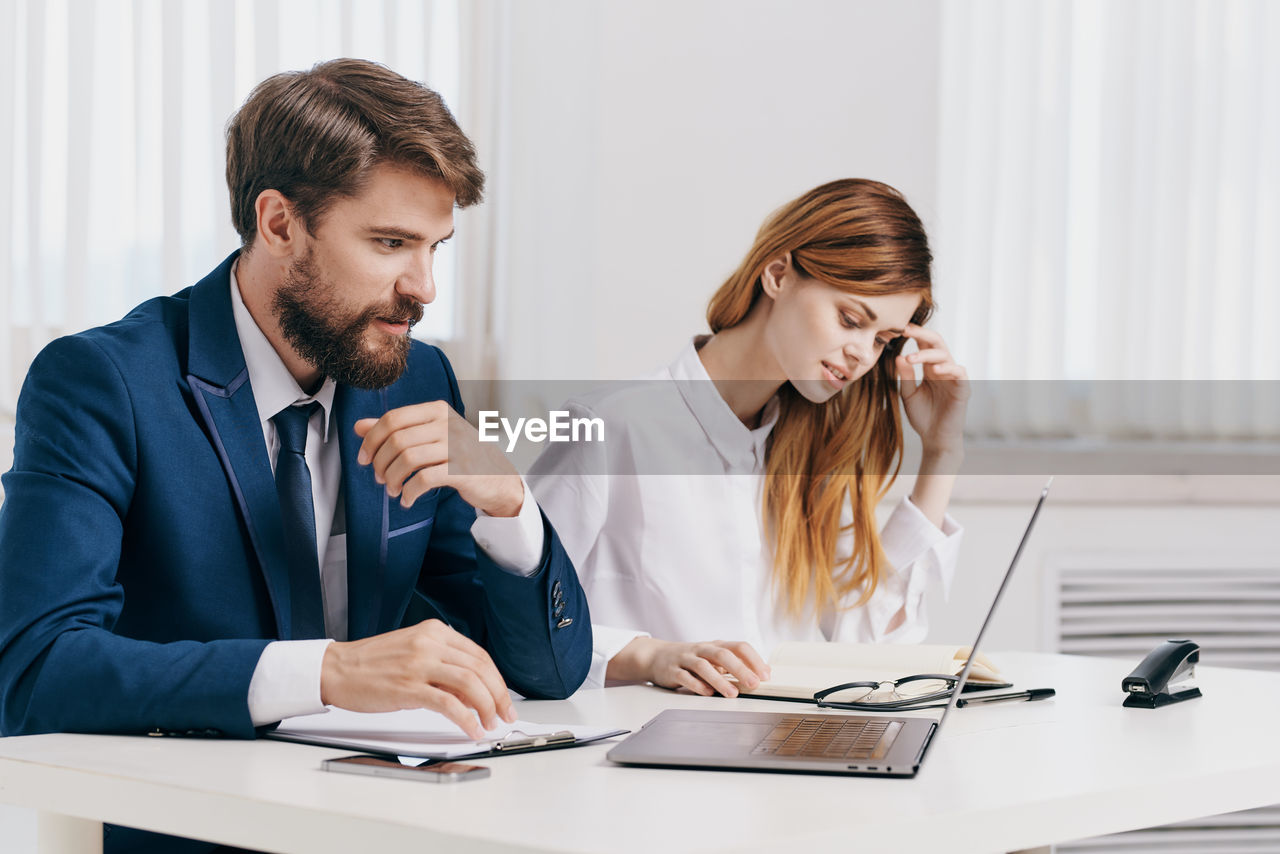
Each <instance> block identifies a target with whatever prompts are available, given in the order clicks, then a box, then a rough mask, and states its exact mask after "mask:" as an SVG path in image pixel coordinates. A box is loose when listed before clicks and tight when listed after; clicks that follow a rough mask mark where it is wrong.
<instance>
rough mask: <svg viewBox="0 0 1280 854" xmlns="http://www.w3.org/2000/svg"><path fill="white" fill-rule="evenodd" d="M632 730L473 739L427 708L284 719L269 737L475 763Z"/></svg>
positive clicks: (536, 731) (531, 730) (577, 729)
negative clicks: (474, 760) (483, 759)
mask: <svg viewBox="0 0 1280 854" xmlns="http://www.w3.org/2000/svg"><path fill="white" fill-rule="evenodd" d="M628 732H629V730H623V729H613V728H608V727H584V726H566V725H563V724H538V723H532V722H530V721H516V722H515V723H512V724H504V725H503V726H502V727H501V728H500V729H499V730H495V731H494V735H493V737H492V738H487V739H484V740H481V741H473V740H471V738H470V737H469V736H467V735H466V734H465V733H463V732H462V730H460V729H458V727H457V726H456V725H455V724H454V723H453V722H452V721H450V720H449V719H448V718H446V717H444V715H441V714H438V713H437V712H432V711H428V710H426V709H406V710H403V711H399V712H373V713H370V712H351V711H347V710H345V709H330V710H329V711H327V712H322V713H320V714H317V715H303V716H301V717H296V718H286V719H285V720H284V721H281V722H280V725H279V726H278V727H277V728H276V729H274V730H272V731H271V732H269V733H267V738H273V739H276V740H278V741H292V742H295V743H299V744H313V745H319V746H322V747H340V748H343V749H346V750H358V751H361V752H364V753H380V754H384V755H391V756H414V757H418V758H421V759H475V758H480V757H493V756H506V755H509V754H513V753H532V752H534V751H539V750H559V749H563V748H568V747H578V746H580V745H584V744H591V743H592V742H596V741H603V740H604V739H608V738H615V737H617V736H620V735H626V734H627V733H628Z"/></svg>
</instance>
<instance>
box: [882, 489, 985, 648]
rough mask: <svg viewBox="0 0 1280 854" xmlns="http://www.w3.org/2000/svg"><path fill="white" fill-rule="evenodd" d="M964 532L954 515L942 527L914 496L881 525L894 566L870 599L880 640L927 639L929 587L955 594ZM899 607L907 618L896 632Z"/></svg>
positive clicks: (890, 560) (887, 556)
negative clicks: (914, 501) (916, 503)
mask: <svg viewBox="0 0 1280 854" xmlns="http://www.w3.org/2000/svg"><path fill="white" fill-rule="evenodd" d="M963 535H964V529H963V528H961V527H960V525H959V524H958V523H957V522H956V520H955V519H953V518H951V516H949V515H948V516H945V517H944V518H943V520H942V528H941V529H939V528H938V526H936V525H934V524H933V522H931V521H929V518H928V517H927V516H925V515H924V514H923V513H921V512H920V508H918V507H916V505H915V504H913V503H912V501H911V499H910V498H909V497H908V498H903V499H902V503H901V504H899V505H898V506H897V508H895V509H894V511H893V514H892V515H891V516H890V517H889V521H888V522H886V523H885V526H884V527H883V528H882V529H881V530H880V544H881V547H882V548H883V549H884V552H885V557H886V558H888V562H889V571H888V573H886V575H885V577H884V578H882V579H881V582H880V585H879V586H878V587H877V588H876V593H875V595H874V596H873V597H872V598H871V601H870V602H868V603H867V609H868V617H869V618H870V621H869V625H870V629H871V633H872V636H873V637H874V638H875V640H876V642H877V643H919V642H920V641H922V640H924V639H925V636H926V635H927V633H928V629H929V627H928V618H927V617H926V615H925V613H924V606H925V591H926V589H927V588H928V587H929V585H930V584H934V583H936V584H937V585H938V586H939V587H940V588H941V590H942V595H943V598H944V599H948V598H950V596H951V582H952V580H953V579H954V578H955V573H956V564H957V563H958V562H959V556H960V541H961V540H962V538H963ZM899 612H903V616H904V617H905V619H903V621H902V623H901V625H898V626H895V627H894V629H893V630H892V631H890V630H889V628H888V627H889V624H890V623H892V622H893V620H894V619H895V618H896V617H897V615H898V613H899Z"/></svg>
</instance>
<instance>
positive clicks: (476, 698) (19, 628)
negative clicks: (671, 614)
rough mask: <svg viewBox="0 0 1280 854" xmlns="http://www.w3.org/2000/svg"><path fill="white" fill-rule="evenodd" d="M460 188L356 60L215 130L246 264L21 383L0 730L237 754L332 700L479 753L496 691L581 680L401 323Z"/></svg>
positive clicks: (421, 116) (48, 356) (505, 498)
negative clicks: (428, 727)
mask: <svg viewBox="0 0 1280 854" xmlns="http://www.w3.org/2000/svg"><path fill="white" fill-rule="evenodd" d="M483 180H484V179H483V174H482V173H481V172H480V171H479V169H478V168H477V167H476V164H475V158H474V151H473V148H472V146H471V144H470V142H469V141H468V140H467V138H466V137H465V135H463V133H462V131H461V130H459V128H458V127H457V125H456V123H455V122H454V120H453V117H452V116H451V115H450V114H449V111H448V109H447V108H446V107H445V106H444V104H443V102H442V101H441V100H440V98H439V96H438V95H436V94H435V93H434V92H432V91H431V90H429V89H426V88H425V87H423V86H421V85H419V84H416V83H412V82H410V81H408V80H405V79H404V78H402V77H400V76H399V75H396V74H394V73H393V72H391V71H389V70H387V69H386V68H383V67H382V66H378V65H375V64H372V63H366V62H361V61H357V60H335V61H333V62H329V63H323V64H321V65H318V66H316V67H315V68H313V69H311V70H310V71H307V72H299V73H290V74H281V75H277V76H275V77H272V78H270V79H268V80H267V81H265V82H264V83H262V84H261V85H260V86H259V87H258V88H257V89H255V90H254V92H253V93H252V94H251V95H250V97H249V99H248V100H247V101H246V102H245V105H244V106H243V107H242V108H241V110H240V111H239V112H238V113H237V115H236V116H235V117H234V118H233V120H232V122H231V124H230V125H229V127H228V131H227V182H228V185H229V188H230V192H231V202H232V218H233V221H234V223H235V225H236V228H237V230H238V231H239V233H240V235H241V238H242V248H241V249H240V250H239V251H238V252H237V253H235V254H233V255H232V256H231V257H229V258H228V259H226V260H225V261H224V262H223V263H222V264H221V265H220V266H219V267H218V268H217V269H215V270H214V271H213V272H212V273H210V274H209V275H208V276H207V277H205V278H204V279H203V280H201V281H200V282H198V283H197V284H195V285H194V286H192V287H189V288H187V289H185V290H183V291H180V292H179V293H177V294H174V295H173V296H171V297H162V298H157V299H153V300H151V301H149V302H147V303H144V304H143V305H141V306H139V307H138V308H137V309H135V310H134V311H133V312H131V313H130V314H129V315H128V316H127V317H125V318H124V319H122V320H120V321H118V322H116V323H113V324H111V325H109V326H105V327H101V328H98V329H92V330H89V331H88V332H84V333H81V334H78V335H73V336H69V337H67V338H63V339H60V340H58V341H55V342H53V343H52V344H50V345H49V346H48V347H47V348H45V350H44V351H43V352H42V353H41V354H40V355H39V357H37V359H36V360H35V362H34V363H33V365H32V367H31V370H30V373H29V375H28V377H27V381H26V384H25V385H24V387H23V391H22V395H21V398H20V401H19V405H18V424H17V432H16V442H15V450H14V464H13V469H12V470H11V471H10V472H9V473H8V474H6V475H5V476H4V490H5V500H4V504H3V506H2V507H0V729H2V732H3V734H4V735H16V734H20V733H38V732H52V731H73V732H102V733H142V732H161V733H181V734H201V735H225V736H232V737H246V738H247V737H253V736H254V735H255V733H257V732H260V731H261V728H263V727H269V726H270V725H272V724H274V723H275V722H277V721H279V720H280V719H282V718H284V717H288V716H291V715H298V714H307V713H312V712H316V711H320V710H321V709H323V708H324V706H325V705H326V704H332V705H336V706H340V707H343V708H348V709H355V710H359V711H388V710H394V709H403V708H418V707H422V708H428V709H434V710H437V711H439V712H441V713H443V714H445V715H446V716H448V717H449V718H450V719H451V720H453V721H455V722H456V723H457V724H458V725H459V726H460V727H462V728H463V729H464V730H466V731H467V732H468V733H470V734H471V735H472V736H473V737H480V736H481V727H482V726H483V727H491V726H494V725H496V724H497V723H498V719H499V718H502V719H504V720H508V721H510V720H513V719H514V714H513V711H512V705H511V702H510V700H509V698H508V694H507V685H510V686H511V687H512V688H514V689H515V690H516V691H518V692H520V693H521V694H523V695H525V696H528V697H542V698H559V697H565V696H567V695H569V694H570V693H572V692H573V691H574V690H575V689H576V688H577V687H578V686H579V684H580V683H581V682H582V680H583V678H584V677H585V675H586V673H587V668H588V665H589V663H590V655H591V634H590V631H591V630H590V618H589V615H588V612H587V605H586V601H585V597H584V595H583V593H582V590H581V588H580V586H579V584H578V581H577V577H576V574H575V572H574V569H573V566H572V564H571V563H570V561H569V558H568V557H567V556H566V554H565V552H564V550H563V548H562V547H561V545H560V543H559V541H558V539H557V537H556V534H555V531H554V530H553V528H552V527H551V525H550V524H549V523H548V522H547V521H546V519H545V518H544V517H543V516H542V514H541V512H540V511H539V509H538V507H537V504H536V503H535V501H534V499H533V498H532V496H531V494H530V493H529V492H528V490H527V488H526V487H525V485H524V482H523V480H522V478H521V477H520V476H519V475H518V474H517V473H516V471H515V470H514V469H513V468H512V467H511V465H510V464H509V463H508V462H507V461H506V459H505V458H504V457H503V456H502V455H501V453H500V452H498V451H497V450H495V448H496V446H494V445H492V444H481V443H480V442H479V441H478V438H477V435H476V432H475V430H474V429H473V428H472V427H471V426H470V425H469V424H468V423H467V422H466V421H465V420H464V419H463V418H462V416H461V413H462V400H461V398H460V395H459V391H458V385H457V382H456V380H455V378H454V375H453V371H452V369H451V368H450V366H449V363H448V361H447V360H446V359H445V357H444V355H443V354H442V353H441V352H440V351H439V350H437V349H436V348H434V347H430V346H427V345H424V344H421V343H419V342H415V341H412V340H411V339H410V338H409V335H408V333H409V328H410V327H411V326H412V325H413V323H415V322H416V321H417V320H418V319H420V318H421V316H422V311H423V309H422V306H423V305H424V304H426V303H430V302H431V301H432V300H433V299H434V297H435V284H434V281H433V279H432V259H433V256H434V253H435V250H436V248H437V247H438V246H439V245H440V243H442V242H443V241H444V240H446V239H448V238H449V237H450V236H452V234H453V210H454V208H455V206H463V207H465V206H467V205H471V204H474V203H475V202H477V201H479V199H480V195H481V191H482V187H483ZM127 836H128V834H127V833H119V834H117V837H118V838H119V842H120V844H119V845H117V844H113V843H114V842H115V840H114V839H111V838H109V839H108V848H109V849H119V850H123V847H124V842H125V838H124V837H127ZM151 841H152V842H154V841H155V839H154V838H153V839H152V840H151Z"/></svg>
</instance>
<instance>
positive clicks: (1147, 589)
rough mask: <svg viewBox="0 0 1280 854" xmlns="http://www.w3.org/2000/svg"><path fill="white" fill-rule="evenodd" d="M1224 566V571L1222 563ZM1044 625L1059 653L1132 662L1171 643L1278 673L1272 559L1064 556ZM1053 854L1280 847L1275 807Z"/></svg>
mask: <svg viewBox="0 0 1280 854" xmlns="http://www.w3.org/2000/svg"><path fill="white" fill-rule="evenodd" d="M1224 564H1226V565H1224ZM1049 570H1050V572H1049V578H1048V579H1047V580H1048V582H1049V583H1048V584H1047V585H1046V593H1047V600H1046V602H1045V612H1046V616H1047V618H1048V619H1046V620H1045V625H1046V626H1047V627H1049V629H1050V631H1051V632H1052V637H1051V638H1050V641H1051V643H1052V645H1053V646H1054V647H1056V649H1057V650H1058V651H1059V652H1064V653H1072V654H1076V655H1100V656H1107V657H1110V658H1122V659H1126V660H1129V661H1132V662H1133V663H1134V664H1135V665H1136V664H1137V663H1138V661H1139V660H1141V658H1142V657H1143V656H1144V655H1146V653H1148V652H1150V651H1151V649H1152V647H1154V646H1155V645H1156V644H1158V643H1160V642H1161V641H1165V640H1168V639H1170V638H1190V639H1191V640H1194V641H1195V642H1196V643H1198V644H1199V645H1200V662H1201V664H1204V665H1214V666H1218V667H1245V668H1251V669H1256V670H1275V671H1280V559H1277V558H1276V557H1274V556H1261V555H1255V556H1249V557H1248V558H1244V559H1241V558H1238V557H1237V558H1235V559H1230V560H1229V563H1228V561H1227V560H1224V559H1223V558H1222V557H1217V558H1213V557H1204V558H1202V559H1199V560H1197V559H1194V558H1191V557H1189V556H1187V555H1176V556H1165V557H1154V556H1152V555H1150V554H1132V555H1104V556H1098V555H1075V556H1070V555H1063V556H1055V557H1054V558H1052V559H1051V560H1050V561H1049ZM1055 850H1056V851H1058V852H1062V854H1067V852H1088V853H1089V854H1100V852H1111V854H1126V852H1143V851H1159V852H1161V854H1202V852H1206V851H1212V852H1214V854H1234V852H1240V854H1258V853H1259V852H1262V851H1280V805H1277V806H1272V807H1263V808H1261V809H1254V810H1246V811H1244V812H1237V813H1231V814H1229V815H1219V816H1212V817H1209V818H1201V819H1195V820H1194V821H1187V822H1181V823H1179V824H1172V825H1167V826H1165V827H1157V828H1151V829H1148V830H1137V831H1133V832H1130V833H1120V834H1115V835H1113V836H1101V837H1097V838H1094V839H1083V840H1079V841H1076V842H1072V843H1069V844H1066V845H1059V846H1056V849H1055Z"/></svg>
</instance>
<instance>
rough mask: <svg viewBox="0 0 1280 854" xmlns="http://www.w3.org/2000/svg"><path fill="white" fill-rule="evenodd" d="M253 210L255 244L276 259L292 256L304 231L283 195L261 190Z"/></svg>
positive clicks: (276, 191) (273, 191)
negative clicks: (255, 223) (255, 233)
mask: <svg viewBox="0 0 1280 854" xmlns="http://www.w3.org/2000/svg"><path fill="white" fill-rule="evenodd" d="M253 208H254V213H255V214H256V215H257V217H258V239H257V241H256V243H258V244H259V245H261V246H262V247H264V248H265V249H266V251H267V252H268V253H269V254H271V255H273V256H275V257H277V258H283V257H285V256H288V255H291V254H293V252H294V251H295V250H296V249H297V248H298V246H299V244H300V242H301V237H302V232H303V231H304V229H303V228H302V221H301V220H299V219H298V217H297V215H296V214H295V213H294V212H293V206H292V205H290V204H289V200H288V199H286V198H285V197H284V194H282V193H281V192H280V191H279V190H263V191H262V192H261V193H259V194H258V198H257V201H255V202H254V204H253Z"/></svg>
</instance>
